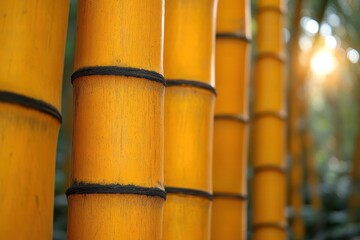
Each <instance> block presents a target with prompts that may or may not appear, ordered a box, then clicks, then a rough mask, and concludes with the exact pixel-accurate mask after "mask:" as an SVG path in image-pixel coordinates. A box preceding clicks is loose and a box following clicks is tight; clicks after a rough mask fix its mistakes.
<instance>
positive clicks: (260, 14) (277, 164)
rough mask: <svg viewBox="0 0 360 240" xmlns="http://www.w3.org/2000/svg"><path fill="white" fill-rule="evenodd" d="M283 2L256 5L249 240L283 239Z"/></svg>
mask: <svg viewBox="0 0 360 240" xmlns="http://www.w3.org/2000/svg"><path fill="white" fill-rule="evenodd" d="M283 6H284V4H283V3H282V1H280V0H276V1H275V0H258V1H257V13H256V14H257V16H256V18H257V24H258V26H257V41H256V49H257V58H256V65H255V84H254V95H255V96H254V113H253V118H254V119H253V129H254V135H253V140H254V142H253V149H254V153H253V168H254V177H253V181H252V194H253V195H252V201H253V211H254V212H253V219H252V225H253V226H252V238H253V239H254V240H263V239H267V240H281V239H287V236H286V217H285V207H286V182H285V181H286V175H285V149H286V146H285V145H286V143H285V142H286V140H285V135H286V120H285V117H286V113H285V84H284V73H283V70H284V65H285V64H284V55H285V48H284V39H283V26H284V7H283Z"/></svg>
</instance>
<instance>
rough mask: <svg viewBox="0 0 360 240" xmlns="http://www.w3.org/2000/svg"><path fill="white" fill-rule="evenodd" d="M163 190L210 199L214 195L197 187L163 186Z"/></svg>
mask: <svg viewBox="0 0 360 240" xmlns="http://www.w3.org/2000/svg"><path fill="white" fill-rule="evenodd" d="M165 191H166V193H177V194H184V195H191V196H195V197H201V198H206V199H209V200H211V201H212V200H213V199H214V196H213V195H212V194H211V193H209V192H205V191H201V190H197V189H191V188H178V187H165Z"/></svg>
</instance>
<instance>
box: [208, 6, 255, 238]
mask: <svg viewBox="0 0 360 240" xmlns="http://www.w3.org/2000/svg"><path fill="white" fill-rule="evenodd" d="M250 18H251V17H250V1H248V0H221V1H219V6H218V15H217V29H216V32H217V39H216V82H217V91H218V98H217V102H216V107H215V128H214V167H213V174H214V182H213V188H214V189H213V190H214V203H213V213H212V239H246V232H247V230H246V198H247V189H246V185H247V183H246V172H247V148H248V137H247V135H248V129H247V128H248V126H247V123H248V77H249V71H248V70H249V67H250V66H249V61H250V38H251V28H250Z"/></svg>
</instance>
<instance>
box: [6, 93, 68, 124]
mask: <svg viewBox="0 0 360 240" xmlns="http://www.w3.org/2000/svg"><path fill="white" fill-rule="evenodd" d="M0 102H4V103H12V104H17V105H20V106H22V107H26V108H31V109H34V110H37V111H40V112H42V113H45V114H48V115H50V116H52V117H53V118H56V119H57V120H58V121H59V122H60V123H61V122H62V117H61V114H60V112H59V111H58V110H57V109H56V108H55V107H54V106H52V105H51V104H49V103H46V102H44V101H41V100H38V99H35V98H31V97H27V96H25V95H22V94H18V93H12V92H8V91H0Z"/></svg>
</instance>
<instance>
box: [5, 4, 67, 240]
mask: <svg viewBox="0 0 360 240" xmlns="http://www.w3.org/2000/svg"><path fill="white" fill-rule="evenodd" d="M68 11H69V1H68V0H65V1H52V0H37V1H35V0H28V1H20V0H13V1H2V2H1V3H0V22H1V24H0V51H1V54H0V159H1V161H0V215H1V217H0V238H1V239H15V240H17V239H38V240H46V239H51V238H52V220H53V203H54V180H55V157H56V145H57V138H58V132H59V128H60V124H61V114H60V109H61V86H62V71H63V60H64V52H65V40H66V30H67V21H68Z"/></svg>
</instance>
